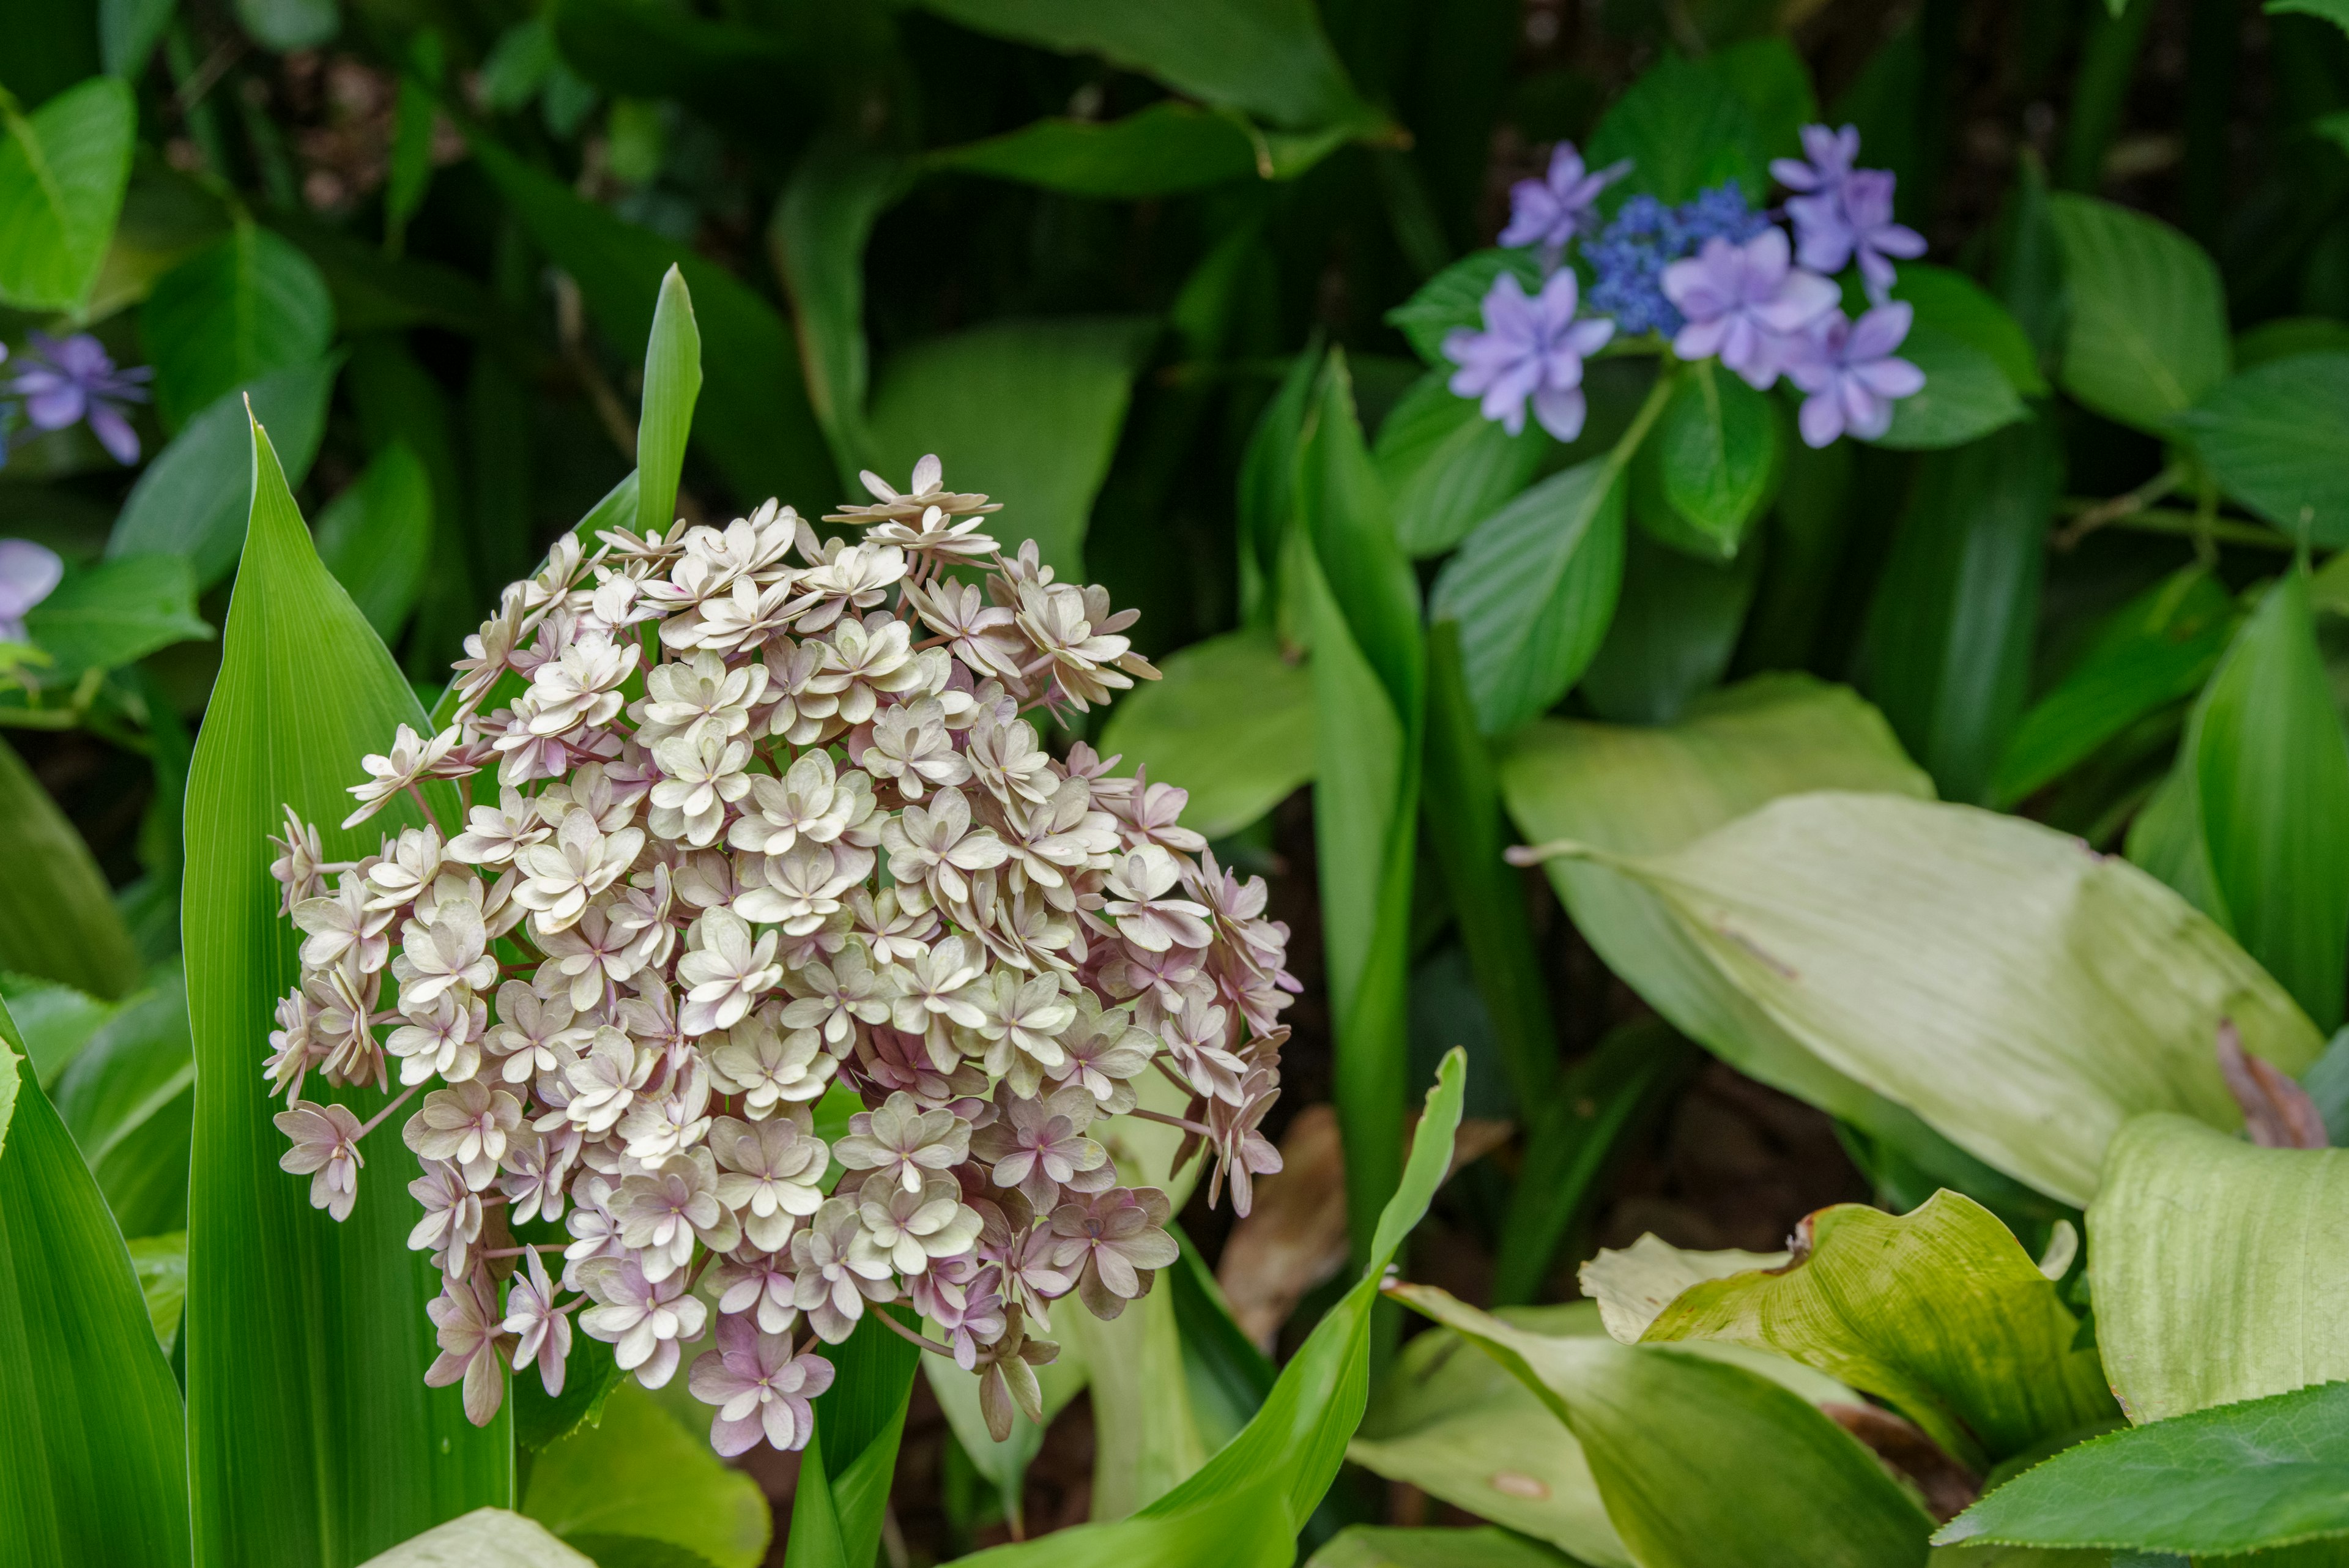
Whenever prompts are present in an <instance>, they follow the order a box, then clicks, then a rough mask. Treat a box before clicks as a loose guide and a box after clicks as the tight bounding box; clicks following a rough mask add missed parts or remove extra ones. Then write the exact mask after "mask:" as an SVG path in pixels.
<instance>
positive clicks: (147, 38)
mask: <svg viewBox="0 0 2349 1568" xmlns="http://www.w3.org/2000/svg"><path fill="white" fill-rule="evenodd" d="M178 9H179V0H98V53H99V55H100V57H102V58H103V59H104V60H105V62H106V69H107V74H108V75H109V76H117V77H120V78H122V79H123V80H124V81H128V82H135V81H137V80H138V79H139V78H140V77H141V76H143V75H145V74H146V70H147V61H148V59H149V58H150V57H151V56H152V55H153V54H154V52H155V46H156V45H157V44H158V43H160V42H161V41H162V37H163V29H164V28H165V27H167V26H171V16H172V13H173V12H175V11H177V10H178Z"/></svg>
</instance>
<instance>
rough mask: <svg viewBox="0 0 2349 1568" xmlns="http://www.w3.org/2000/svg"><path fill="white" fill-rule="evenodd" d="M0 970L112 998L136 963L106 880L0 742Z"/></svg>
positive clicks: (129, 982)
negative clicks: (3, 870) (2, 869)
mask: <svg viewBox="0 0 2349 1568" xmlns="http://www.w3.org/2000/svg"><path fill="white" fill-rule="evenodd" d="M0 866H5V867H7V872H6V875H5V876H0V969H5V970H10V971H15V972H16V973H17V974H25V975H33V976H36V977H37V978H39V979H42V980H54V981H62V982H63V983H65V984H67V985H70V986H72V987H74V988H75V989H76V990H78V991H85V992H88V993H89V994H90V995H92V996H98V997H108V998H112V997H119V996H121V995H122V994H123V993H124V992H128V991H129V990H130V988H131V987H132V986H133V985H134V984H135V983H136V982H137V981H138V978H139V958H138V954H137V952H136V950H134V949H133V948H132V947H131V944H130V933H129V930H128V929H125V928H124V926H123V924H122V917H121V915H120V914H119V913H118V912H117V911H116V909H115V907H114V898H113V895H112V894H111V892H109V889H108V888H107V885H106V874H105V873H104V872H102V871H100V870H99V869H98V862H97V860H96V859H94V858H93V857H91V855H90V852H89V846H88V845H87V844H85V843H83V842H82V836H81V835H80V834H79V833H78V832H77V831H75V829H74V826H73V824H72V823H70V822H68V821H67V820H66V815H65V813H63V812H62V811H59V810H58V809H57V802H56V801H55V800H53V799H51V798H50V796H49V792H48V791H47V790H46V789H43V788H42V787H41V781H40V780H38V779H36V778H35V777H34V776H33V774H32V770H31V769H29V768H27V767H26V766H25V763H24V759H22V758H21V757H19V756H17V754H16V748H15V747H14V746H11V745H10V744H8V742H5V741H0Z"/></svg>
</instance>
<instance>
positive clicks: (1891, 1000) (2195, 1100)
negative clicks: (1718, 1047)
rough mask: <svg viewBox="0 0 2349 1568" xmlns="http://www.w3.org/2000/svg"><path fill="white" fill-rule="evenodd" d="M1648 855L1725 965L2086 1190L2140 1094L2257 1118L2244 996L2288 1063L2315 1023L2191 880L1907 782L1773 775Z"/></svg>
mask: <svg viewBox="0 0 2349 1568" xmlns="http://www.w3.org/2000/svg"><path fill="white" fill-rule="evenodd" d="M1564 852H1567V853H1574V854H1581V855H1586V856H1588V857H1591V858H1594V859H1597V860H1598V861H1599V863H1601V864H1604V865H1608V866H1611V867H1617V868H1619V869H1620V870H1622V871H1623V872H1625V873H1626V874H1628V875H1630V876H1632V877H1637V878H1638V879H1639V880H1640V882H1641V883H1642V884H1643V885H1644V886H1646V887H1647V888H1649V889H1651V891H1653V892H1655V893H1656V894H1658V895H1659V896H1660V897H1661V898H1662V899H1663V900H1664V902H1665V903H1666V904H1667V905H1668V906H1669V907H1670V908H1671V911H1672V915H1673V918H1674V919H1675V920H1676V921H1677V922H1678V924H1679V926H1680V929H1681V932H1682V935H1684V936H1686V937H1687V938H1689V939H1690V940H1692V941H1693V942H1694V943H1695V944H1696V945H1697V946H1698V948H1699V949H1701V950H1702V952H1703V953H1704V955H1705V957H1706V958H1707V959H1708V960H1709V961H1711V962H1712V963H1713V967H1714V968H1715V970H1716V971H1718V972H1719V973H1720V975H1721V976H1722V978H1723V979H1724V980H1727V981H1730V982H1731V983H1732V984H1733V985H1735V986H1736V987H1737V988H1738V989H1739V990H1740V991H1742V992H1744V993H1745V995H1746V996H1747V997H1748V998H1749V999H1751V1000H1752V1001H1753V1002H1754V1004H1755V1005H1757V1006H1758V1007H1760V1008H1761V1009H1762V1010H1763V1012H1765V1013H1767V1014H1768V1015H1769V1017H1770V1018H1771V1020H1772V1021H1773V1022H1774V1023H1776V1024H1777V1025H1778V1026H1779V1027H1780V1028H1781V1029H1782V1030H1784V1031H1785V1033H1788V1034H1789V1035H1791V1036H1793V1037H1794V1038H1795V1039H1796V1040H1798V1041H1800V1042H1801V1043H1802V1044H1804V1045H1805V1046H1806V1047H1808V1048H1809V1050H1810V1051H1812V1052H1813V1053H1814V1054H1816V1055H1817V1056H1819V1057H1820V1058H1821V1059H1823V1060H1824V1061H1826V1063H1827V1064H1830V1065H1831V1066H1834V1067H1835V1068H1837V1070H1839V1071H1841V1072H1844V1073H1847V1074H1849V1075H1851V1076H1852V1077H1854V1078H1856V1079H1857V1080H1858V1081H1860V1082H1861V1083H1863V1084H1866V1085H1868V1086H1870V1087H1871V1088H1873V1089H1875V1090H1876V1091H1877V1092H1878V1093H1879V1094H1881V1095H1883V1096H1886V1097H1887V1098H1889V1099H1891V1100H1893V1101H1895V1102H1897V1103H1899V1104H1901V1105H1904V1106H1908V1107H1909V1108H1910V1109H1911V1110H1913V1111H1914V1112H1916V1114H1917V1115H1918V1116H1921V1117H1922V1118H1923V1119H1924V1120H1925V1121H1926V1122H1928V1123H1929V1124H1930V1125H1931V1126H1932V1127H1935V1128H1936V1129H1937V1130H1939V1131H1940V1133H1941V1134H1943V1135H1944V1136H1945V1137H1948V1138H1949V1139H1951V1141H1952V1142H1954V1143H1956V1144H1957V1145H1959V1146H1960V1147H1962V1148H1964V1149H1965V1150H1966V1151H1967V1152H1969V1153H1971V1154H1972V1155H1973V1156H1974V1157H1975V1158H1979V1159H1981V1160H1982V1161H1984V1162H1986V1163H1987V1164H1989V1165H1991V1166H1992V1167H1993V1168H1997V1169H1999V1170H2002V1171H2004V1172H2006V1173H2007V1174H2008V1175H2010V1176H2012V1177H2014V1178H2016V1179H2019V1180H2022V1181H2025V1182H2028V1183H2030V1184H2031V1185H2032V1186H2033V1187H2035V1188H2037V1189H2039V1190H2040V1191H2042V1192H2044V1193H2047V1194H2048V1195H2050V1196H2052V1197H2054V1198H2056V1199H2061V1200H2062V1201H2064V1202H2067V1203H2073V1204H2083V1203H2085V1202H2086V1201H2087V1200H2088V1199H2090V1198H2092V1197H2094V1196H2095V1191H2096V1187H2097V1179H2098V1173H2099V1170H2100V1169H2101V1168H2102V1166H2103V1163H2104V1157H2105V1150H2106V1145H2108V1144H2109V1143H2110V1142H2111V1140H2112V1138H2113V1137H2114V1136H2115V1135H2116V1134H2117V1133H2118V1132H2119V1131H2120V1128H2121V1125H2122V1123H2124V1122H2125V1121H2127V1119H2128V1118H2129V1117H2130V1116H2135V1115H2137V1114H2140V1113H2142V1112H2147V1111H2178V1112H2182V1113H2185V1114H2188V1115H2191V1116H2197V1117H2199V1118H2200V1119H2201V1120H2203V1121H2205V1122H2208V1123H2209V1125H2211V1126H2213V1127H2223V1128H2230V1129H2231V1128H2234V1127H2240V1126H2241V1125H2242V1111H2241V1109H2240V1107H2239V1106H2237V1105H2236V1103H2235V1101H2234V1098H2233V1096H2231V1095H2230V1094H2229V1093H2228V1091H2227V1087H2226V1085H2225V1083H2224V1081H2223V1080H2222V1079H2221V1077H2220V1072H2219V1065H2218V1058H2217V1055H2216V1053H2215V1050H2214V1048H2213V1042H2214V1041H2215V1039H2216V1037H2217V1032H2218V1027H2219V1023H2220V1020H2221V1019H2231V1020H2232V1021H2233V1022H2234V1023H2235V1025H2236V1027H2237V1028H2238V1029H2239V1030H2240V1032H2241V1034H2242V1038H2243V1044H2244V1046H2245V1048H2246V1049H2247V1050H2249V1051H2251V1052H2252V1053H2253V1054H2257V1055H2261V1056H2264V1057H2266V1058H2267V1059H2268V1060H2269V1061H2270V1062H2271V1063H2273V1064H2275V1065H2277V1066H2279V1067H2281V1068H2282V1069H2283V1070H2284V1071H2285V1072H2288V1073H2296V1072H2298V1071H2299V1070H2300V1069H2301V1068H2302V1067H2304V1066H2306V1065H2307V1064H2309V1063H2310V1062H2311V1061H2313V1060H2314V1059H2315V1056H2316V1054H2317V1052H2318V1050H2319V1049H2321V1047H2322V1044H2323V1040H2322V1037H2321V1036H2320V1035H2318V1033H2317V1032H2316V1030H2315V1029H2314V1028H2313V1026H2312V1025H2311V1024H2310V1023H2309V1022H2308V1019H2307V1016H2306V1015H2305V1014H2304V1013H2302V1012H2301V1011H2300V1009H2299V1008H2298V1007H2296V1006H2295V1005H2293V1003H2292V998H2291V997H2290V996H2289V995H2288V994H2287V993H2286V992H2284V990H2283V989H2282V987H2281V986H2280V985H2278V984H2277V983H2276V982H2275V981H2272V980H2271V979H2270V978H2269V977H2268V975H2267V973H2266V972H2265V971H2262V970H2261V968H2260V967H2259V966H2258V965H2257V964H2256V963H2254V962H2252V961H2251V959H2250V957H2249V956H2247V955H2246V954H2245V953H2244V952H2243V950H2241V949H2240V948H2239V947H2237V946H2236V945H2235V943H2234V941H2233V940H2231V939H2230V938H2229V937H2228V936H2227V934H2226V933H2225V932H2224V931H2222V930H2220V929H2219V928H2218V927H2217V926H2216V925H2214V924H2213V923H2211V922H2210V921H2209V919H2205V918H2204V917H2203V916H2202V915H2200V914H2199V912H2197V911H2196V910H2195V909H2193V908H2192V907H2191V906H2190V905H2189V904H2188V903H2187V902H2186V901H2185V900H2184V899H2182V898H2178V895H2177V894H2175V893H2173V892H2171V891H2170V890H2169V889H2168V888H2165V887H2163V886H2162V885H2161V884H2160V883H2158V882H2157V881H2155V880H2154V879H2153V878H2152V877H2148V876H2147V875H2146V874H2145V873H2144V872H2142V871H2140V870H2138V869H2137V867H2134V866H2131V865H2129V864H2128V863H2127V862H2126V861H2123V860H2117V859H2113V858H2109V857H2102V856H2097V855H2095V854H2092V853H2089V852H2088V851H2086V850H2085V847H2084V846H2082V845H2081V843H2080V842H2079V840H2077V839H2075V838H2073V837H2071V836H2068V835H2065V834H2061V833H2056V832H2054V831H2053V830H2051V829H2048V828H2045V827H2042V826H2038V825H2037V824H2035V823H2031V822H2026V821H2024V820H2023V819H2022V818H2020V817H2012V816H2001V815H1996V814H1993V813H1991V812H1986V811H1981V810H1977V809H1975V808H1973V807H1971V806H1961V805H1933V804H1928V803H1925V802H1921V801H1914V800H1905V799H1902V798H1899V797H1898V796H1894V795H1884V794H1842V793H1837V792H1821V793H1818V794H1804V795H1795V796H1790V797H1786V798H1782V799H1780V800H1778V801H1775V802H1774V803H1772V804H1771V805H1766V806H1764V807H1763V808H1762V809H1761V810H1759V811H1756V812H1754V813H1753V814H1752V815H1747V816H1744V817H1740V818H1739V819H1737V820H1736V821H1734V822H1733V823H1731V824H1729V825H1728V826H1725V827H1722V828H1718V829H1716V830H1714V831H1713V832H1712V833H1710V834H1708V835H1706V836H1704V837H1702V838H1700V839H1698V840H1696V841H1695V842H1694V843H1692V844H1689V845H1686V846H1683V847H1682V848H1681V849H1678V850H1675V851H1673V852H1671V853H1669V854H1665V855H1657V856H1650V857H1632V856H1621V855H1615V854H1611V853H1609V852H1606V851H1602V850H1590V849H1568V850H1565V851H1564Z"/></svg>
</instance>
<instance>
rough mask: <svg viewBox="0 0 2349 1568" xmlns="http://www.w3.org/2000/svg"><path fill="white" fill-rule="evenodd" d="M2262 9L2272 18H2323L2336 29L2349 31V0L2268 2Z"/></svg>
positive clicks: (2285, 0) (2284, 0) (2268, 0)
mask: <svg viewBox="0 0 2349 1568" xmlns="http://www.w3.org/2000/svg"><path fill="white" fill-rule="evenodd" d="M2261 8H2262V9H2263V10H2265V11H2266V12H2267V14H2268V15H2269V16H2292V15H2298V16H2322V17H2323V18H2324V19H2325V20H2326V21H2328V22H2330V23H2332V24H2333V26H2336V27H2341V28H2344V29H2349V0H2267V5H2265V6H2263V7H2261Z"/></svg>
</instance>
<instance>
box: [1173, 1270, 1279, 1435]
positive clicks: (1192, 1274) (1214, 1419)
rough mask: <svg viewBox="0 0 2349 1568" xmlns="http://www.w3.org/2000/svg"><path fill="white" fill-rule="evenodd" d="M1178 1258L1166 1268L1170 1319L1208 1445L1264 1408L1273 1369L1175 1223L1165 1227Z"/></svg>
mask: <svg viewBox="0 0 2349 1568" xmlns="http://www.w3.org/2000/svg"><path fill="white" fill-rule="evenodd" d="M1170 1233H1171V1234H1172V1235H1173V1236H1174V1240H1175V1241H1176V1243H1177V1244H1178V1245H1179V1246H1181V1248H1182V1249H1183V1260H1182V1262H1179V1263H1176V1264H1174V1266H1173V1267H1172V1268H1171V1269H1169V1270H1168V1271H1167V1273H1166V1276H1165V1278H1166V1284H1167V1288H1168V1293H1169V1294H1171V1295H1173V1296H1174V1324H1175V1327H1176V1328H1177V1329H1178V1330H1179V1331H1180V1332H1181V1334H1182V1335H1183V1372H1184V1376H1185V1380H1186V1381H1187V1382H1188V1384H1189V1386H1190V1395H1191V1414H1192V1417H1193V1418H1194V1419H1195V1420H1196V1421H1197V1422H1198V1424H1199V1435H1200V1436H1201V1437H1203V1438H1206V1440H1207V1446H1208V1448H1209V1449H1210V1450H1213V1449H1220V1448H1222V1447H1223V1446H1224V1445H1225V1444H1226V1443H1227V1442H1229V1441H1231V1439H1232V1438H1236V1437H1237V1436H1239V1434H1240V1432H1241V1430H1242V1429H1243V1428H1246V1427H1247V1424H1248V1422H1249V1421H1250V1420H1252V1419H1254V1418H1255V1416H1256V1413H1257V1411H1258V1410H1261V1409H1262V1408H1264V1402H1265V1399H1266V1397H1267V1396H1268V1395H1270V1394H1271V1392H1272V1385H1273V1382H1274V1380H1275V1378H1276V1377H1277V1376H1278V1372H1277V1371H1276V1370H1275V1368H1274V1366H1273V1365H1272V1359H1271V1357H1269V1356H1268V1355H1265V1353H1264V1352H1263V1351H1261V1350H1258V1349H1257V1347H1256V1344H1255V1342H1254V1341H1252V1340H1251V1339H1249V1338H1248V1336H1247V1332H1246V1331H1245V1330H1243V1329H1242V1328H1241V1327H1240V1325H1239V1324H1237V1323H1235V1322H1234V1321H1232V1309H1231V1303H1228V1302H1226V1300H1225V1299H1224V1293H1223V1289H1222V1287H1221V1286H1219V1285H1218V1284H1216V1276H1215V1274H1214V1272H1212V1271H1211V1270H1209V1269H1208V1267H1207V1262H1206V1259H1205V1258H1203V1257H1201V1256H1200V1255H1199V1250H1198V1249H1197V1248H1196V1247H1195V1246H1193V1245H1192V1244H1191V1239H1190V1238H1189V1237H1188V1236H1185V1235H1184V1234H1183V1231H1182V1227H1181V1226H1180V1225H1177V1226H1175V1227H1174V1229H1173V1230H1172V1231H1171V1232H1170Z"/></svg>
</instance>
